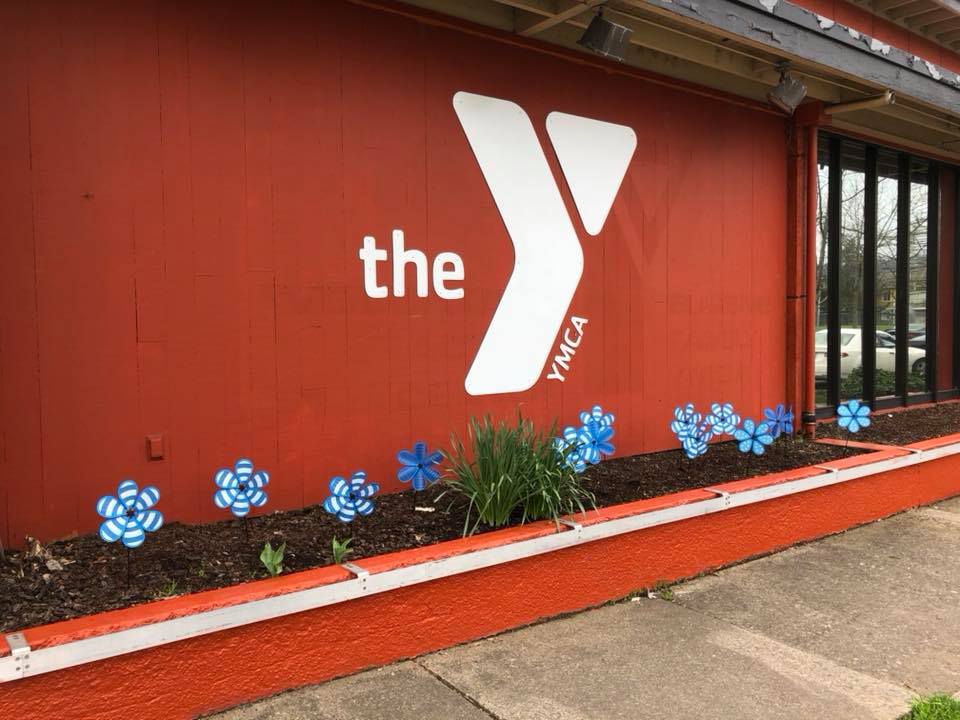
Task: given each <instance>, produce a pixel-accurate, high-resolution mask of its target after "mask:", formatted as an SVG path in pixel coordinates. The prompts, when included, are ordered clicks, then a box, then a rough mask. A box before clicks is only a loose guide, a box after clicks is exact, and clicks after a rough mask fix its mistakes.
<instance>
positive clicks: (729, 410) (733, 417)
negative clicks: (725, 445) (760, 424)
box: [704, 403, 740, 435]
mask: <svg viewBox="0 0 960 720" xmlns="http://www.w3.org/2000/svg"><path fill="white" fill-rule="evenodd" d="M704 421H705V422H706V424H707V427H708V429H709V433H710V434H711V435H733V432H734V430H736V429H737V425H739V424H740V416H739V415H737V414H736V413H735V412H734V411H733V405H731V404H730V403H713V404H712V405H711V406H710V412H709V413H707V416H706V417H705V418H704Z"/></svg>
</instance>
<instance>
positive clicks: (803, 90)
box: [767, 65, 807, 115]
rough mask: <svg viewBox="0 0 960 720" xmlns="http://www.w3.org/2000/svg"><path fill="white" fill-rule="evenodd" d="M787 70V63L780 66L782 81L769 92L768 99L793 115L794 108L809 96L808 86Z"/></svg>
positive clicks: (775, 105)
mask: <svg viewBox="0 0 960 720" xmlns="http://www.w3.org/2000/svg"><path fill="white" fill-rule="evenodd" d="M787 70H788V66H786V65H784V66H782V67H781V68H780V82H779V83H777V86H776V87H775V88H773V89H772V90H771V91H770V92H768V93H767V100H769V101H770V104H771V105H773V106H774V107H776V108H779V109H780V110H783V112H785V113H786V114H787V115H793V112H794V110H796V109H797V106H798V105H800V103H801V102H803V99H804V98H805V97H806V96H807V86H806V85H804V84H803V83H802V82H800V81H799V80H797V79H796V78H794V77H791V76H790V74H789V73H788V72H787Z"/></svg>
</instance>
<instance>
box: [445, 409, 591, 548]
mask: <svg viewBox="0 0 960 720" xmlns="http://www.w3.org/2000/svg"><path fill="white" fill-rule="evenodd" d="M555 435H556V424H554V426H553V427H552V428H551V429H550V432H549V433H546V434H544V433H542V432H540V431H538V430H537V429H536V428H535V427H534V425H533V422H532V421H530V420H524V419H523V418H522V417H521V416H519V415H518V416H517V422H516V424H515V425H508V424H507V423H506V422H504V421H500V422H499V423H496V424H495V423H494V422H493V421H492V420H491V419H490V417H489V416H486V417H484V418H483V419H482V420H477V419H476V418H471V419H470V424H469V427H468V439H467V442H468V444H469V446H470V448H469V451H468V450H467V447H466V446H465V444H464V442H463V441H462V440H460V438H458V437H457V436H456V435H454V436H453V437H451V440H450V444H451V450H450V451H449V452H446V453H445V455H446V458H447V460H448V461H449V463H450V466H451V473H452V474H451V477H450V478H448V479H447V480H445V482H444V484H445V485H446V487H447V491H450V492H452V493H454V494H455V495H460V496H462V497H464V498H466V500H467V502H468V508H467V518H466V521H465V522H464V527H463V534H464V535H470V534H472V533H474V532H475V531H476V530H477V528H478V527H479V526H480V524H483V525H486V526H488V527H494V528H495V527H503V526H504V525H506V524H508V523H509V522H510V521H511V519H512V518H513V517H514V516H515V515H516V514H519V520H520V522H526V521H527V520H541V519H548V518H549V519H553V520H556V519H557V518H558V517H559V516H560V515H564V514H567V513H571V512H574V511H576V510H580V511H583V510H584V507H585V505H586V504H590V505H592V504H593V502H594V498H593V495H592V494H591V493H590V492H589V491H587V490H586V489H585V488H584V487H583V484H582V482H581V478H580V476H579V475H578V474H577V473H576V472H574V470H573V468H572V467H570V466H569V465H568V464H567V463H566V462H565V461H564V460H563V458H562V457H561V454H560V453H559V452H558V451H557V448H556V446H555V445H554V436H555ZM447 491H445V492H447Z"/></svg>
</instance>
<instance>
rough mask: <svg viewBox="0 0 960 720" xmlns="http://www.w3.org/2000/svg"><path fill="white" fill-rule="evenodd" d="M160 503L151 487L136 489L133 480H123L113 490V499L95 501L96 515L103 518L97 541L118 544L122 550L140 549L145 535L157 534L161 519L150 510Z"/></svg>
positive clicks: (156, 512) (104, 497) (103, 498)
mask: <svg viewBox="0 0 960 720" xmlns="http://www.w3.org/2000/svg"><path fill="white" fill-rule="evenodd" d="M159 499H160V491H159V490H157V489H156V488H155V487H153V486H150V487H145V488H144V489H143V490H138V489H137V483H136V482H134V481H133V480H124V481H123V482H121V483H120V484H119V485H118V486H117V496H116V497H114V496H113V495H104V496H103V497H102V498H100V499H99V500H97V514H99V515H100V517H102V518H106V520H104V521H103V522H102V523H100V537H101V538H102V539H103V540H104V541H106V542H111V543H112V542H116V541H117V540H120V542H122V543H123V544H124V545H125V546H126V547H128V548H135V547H140V546H141V545H143V541H144V540H145V539H146V537H147V533H148V532H153V531H154V530H159V529H160V527H161V526H162V525H163V515H162V514H161V513H160V511H159V510H151V509H150V508H152V507H153V506H154V505H156V504H157V501H158V500H159Z"/></svg>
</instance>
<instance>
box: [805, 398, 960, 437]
mask: <svg viewBox="0 0 960 720" xmlns="http://www.w3.org/2000/svg"><path fill="white" fill-rule="evenodd" d="M956 432H960V403H945V404H941V405H931V406H929V407H922V408H912V409H909V410H898V411H896V412H884V411H883V410H878V411H877V412H875V413H873V414H872V415H871V416H870V426H869V427H866V428H863V429H862V430H860V431H859V432H857V433H856V434H855V435H850V434H849V433H847V432H846V431H845V430H844V429H843V428H841V427H839V426H838V425H837V424H836V423H835V422H830V423H820V424H819V425H817V437H818V438H843V439H846V438H848V437H850V438H852V439H853V440H859V441H860V442H875V443H887V444H890V445H906V444H908V443H913V442H918V441H920V440H929V439H930V438H935V437H940V436H941V435H950V434H951V433H956Z"/></svg>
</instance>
